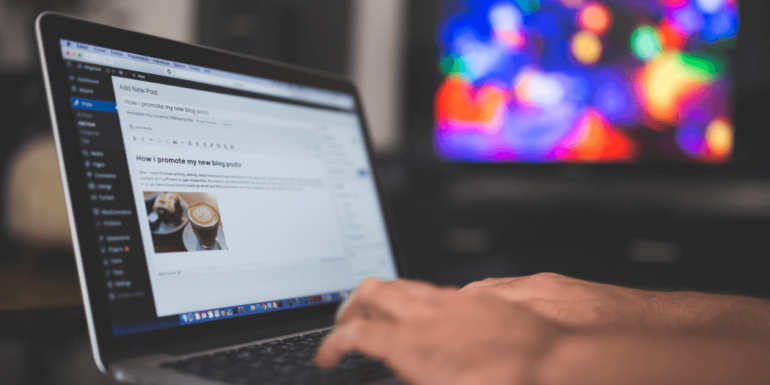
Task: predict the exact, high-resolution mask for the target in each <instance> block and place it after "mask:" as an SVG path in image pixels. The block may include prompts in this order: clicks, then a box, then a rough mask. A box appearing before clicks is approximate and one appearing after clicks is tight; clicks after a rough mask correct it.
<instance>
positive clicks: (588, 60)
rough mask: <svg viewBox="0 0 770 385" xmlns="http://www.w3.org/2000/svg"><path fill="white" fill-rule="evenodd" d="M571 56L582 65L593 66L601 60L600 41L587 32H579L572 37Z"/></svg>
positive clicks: (601, 49)
mask: <svg viewBox="0 0 770 385" xmlns="http://www.w3.org/2000/svg"><path fill="white" fill-rule="evenodd" d="M570 42H571V45H572V55H573V56H574V57H575V59H577V61H579V62H580V63H582V64H586V65H593V64H596V62H598V61H599V59H601V58H602V51H603V47H602V41H601V40H600V39H599V37H598V36H596V35H594V34H593V33H591V32H588V31H580V32H578V33H576V34H575V35H573V36H572V39H571V40H570Z"/></svg>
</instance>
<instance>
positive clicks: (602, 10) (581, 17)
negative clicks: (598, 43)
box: [578, 3, 612, 36]
mask: <svg viewBox="0 0 770 385" xmlns="http://www.w3.org/2000/svg"><path fill="white" fill-rule="evenodd" d="M578 24H579V25H580V27H581V28H582V29H584V30H586V31H590V32H593V33H594V34H596V35H599V36H601V35H604V34H605V33H607V31H608V30H609V29H610V26H612V13H611V12H610V9H609V8H607V6H606V5H604V4H602V3H591V4H587V5H585V6H584V7H583V8H582V9H581V10H580V13H578Z"/></svg>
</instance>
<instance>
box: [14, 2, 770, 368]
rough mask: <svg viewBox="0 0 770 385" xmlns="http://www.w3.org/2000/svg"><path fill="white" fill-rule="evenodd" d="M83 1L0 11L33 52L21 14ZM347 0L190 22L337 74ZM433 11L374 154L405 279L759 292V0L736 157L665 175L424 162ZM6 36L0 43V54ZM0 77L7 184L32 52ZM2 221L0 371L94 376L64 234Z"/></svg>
mask: <svg viewBox="0 0 770 385" xmlns="http://www.w3.org/2000/svg"><path fill="white" fill-rule="evenodd" d="M358 1H367V0H358ZM374 1H380V0H374ZM86 3H89V2H80V1H75V0H69V1H32V2H21V1H6V2H5V4H4V5H2V3H0V12H3V11H5V12H18V13H19V16H18V17H19V18H22V19H24V23H21V24H25V23H26V27H25V28H27V30H26V32H25V34H26V36H28V37H27V38H26V40H25V39H20V40H18V41H17V43H16V44H19V45H22V46H26V47H27V48H29V47H32V48H31V50H32V52H33V56H34V52H36V49H35V48H34V40H33V37H32V36H33V34H32V31H33V27H32V22H33V17H34V15H36V13H37V11H39V10H44V9H58V10H62V11H66V12H72V13H75V14H78V12H81V13H82V12H84V9H86V8H87V7H93V5H89V4H90V3H89V4H86ZM356 4H357V1H356V0H290V1H287V0H250V1H245V0H238V1H215V0H201V1H199V2H196V3H195V7H196V11H197V12H196V15H197V16H196V17H195V18H194V20H190V21H189V22H190V23H194V25H195V27H196V28H195V31H196V32H195V33H194V40H196V41H197V42H199V43H200V44H204V45H209V46H214V47H218V48H223V49H227V50H233V51H238V52H242V53H247V54H252V55H256V56H261V57H266V58H269V59H274V60H278V61H283V62H287V63H292V64H298V65H302V66H308V67H313V68H317V69H321V70H325V71H331V72H335V73H339V74H343V75H350V74H351V71H352V69H351V65H350V63H351V60H350V58H351V55H353V52H354V50H353V48H352V43H351V42H352V41H353V40H352V38H353V37H354V35H355V33H356V30H355V17H356ZM2 7H5V8H2ZM439 7H440V1H439V0H419V1H406V2H405V6H404V14H403V18H404V23H403V26H402V27H403V28H405V32H404V39H403V41H402V42H401V49H402V50H403V59H404V60H403V71H402V72H401V73H400V76H399V77H398V79H397V81H400V82H401V83H402V90H403V91H402V93H401V94H398V95H394V97H396V98H397V100H398V101H399V103H400V105H401V107H402V109H401V110H402V112H403V119H402V120H401V121H402V122H403V125H402V126H401V127H398V128H399V129H400V130H401V135H402V137H403V141H402V143H401V144H400V145H399V146H398V147H397V148H396V149H395V150H389V151H385V152H383V153H382V154H379V156H378V159H379V164H378V167H379V168H380V170H381V175H382V177H383V179H384V185H385V188H386V190H387V191H386V192H387V194H388V196H389V200H390V202H391V206H392V207H391V208H392V213H393V214H394V218H395V222H396V227H397V236H398V239H399V240H400V241H401V247H402V251H403V253H404V254H405V256H406V260H407V261H408V266H407V267H408V270H409V272H410V275H411V276H412V277H414V278H419V279H425V280H429V281H433V282H436V283H439V284H453V285H464V284H467V283H468V282H471V281H474V280H478V279H483V278H487V277H500V276H515V275H527V274H534V273H538V272H544V271H551V272H557V273H561V274H566V275H570V276H575V277H579V278H584V279H589V280H594V281H600V282H608V283H614V284H620V285H627V286H634V287H644V288H653V289H694V290H704V291H711V292H726V293H737V294H747V295H755V296H765V297H767V296H770V281H769V280H768V279H767V270H766V268H765V266H766V265H768V263H766V261H767V260H768V259H770V244H768V240H770V180H769V179H770V178H769V177H768V174H770V161H769V160H770V127H768V124H767V123H766V122H767V118H766V110H767V107H766V106H768V105H770V92H768V90H770V72H769V71H768V70H767V68H770V66H769V65H768V64H769V63H770V23H767V22H766V20H768V16H770V4H769V3H768V2H766V1H762V0H746V1H742V2H741V7H742V21H741V31H740V34H739V47H738V52H737V55H738V56H737V57H738V61H737V65H736V69H737V70H736V89H737V95H738V96H737V106H736V107H737V111H738V116H737V117H736V118H737V127H736V132H737V134H736V141H737V144H736V145H737V146H738V149H737V151H738V152H736V162H737V163H736V165H735V167H728V168H718V169H713V168H708V167H705V166H704V167H694V168H689V169H681V168H680V169H676V170H674V171H672V170H673V168H672V169H671V170H668V169H666V168H662V169H661V168H657V169H651V168H647V167H636V166H623V167H609V168H607V167H604V168H603V167H595V166H586V165H582V166H580V165H573V166H549V165H540V166H532V165H520V164H507V165H485V164H457V163H449V162H445V161H443V160H441V159H439V158H438V157H437V156H436V155H435V153H434V152H433V148H432V131H431V130H432V127H433V122H432V118H433V115H432V111H433V95H434V91H435V87H436V86H437V85H438V82H439V81H440V76H441V74H440V73H439V70H438V66H437V64H436V62H437V61H436V50H435V42H434V38H435V33H436V25H435V23H436V21H437V18H438V11H439ZM22 11H23V12H22ZM5 32H6V31H4V30H2V29H0V33H5ZM15 48H16V47H2V46H0V52H1V51H3V50H9V49H15ZM0 86H2V92H0V116H2V117H3V121H2V123H1V124H0V127H2V139H1V140H0V178H2V181H3V192H4V193H3V195H6V194H5V191H6V190H7V188H8V186H6V184H5V183H6V175H7V174H8V172H9V168H10V167H11V165H10V162H11V160H12V159H13V158H14V156H15V155H16V154H17V153H18V151H19V149H20V148H22V147H21V146H22V145H23V144H24V143H28V142H29V141H30V140H32V139H34V138H39V137H41V136H43V137H44V136H49V135H50V123H49V120H48V115H47V106H46V104H45V98H44V91H43V86H42V81H41V78H40V69H39V65H38V62H37V61H34V60H31V61H29V63H28V64H27V65H24V66H14V67H2V66H0ZM50 167H58V165H56V164H51V165H50ZM8 204H10V203H9V202H7V199H5V197H4V199H3V202H2V205H0V217H2V218H3V223H4V228H5V229H6V230H8V227H9V226H12V225H13V224H10V223H8V221H6V220H5V218H6V216H7V205H8ZM62 204H63V202H62ZM7 234H8V231H2V232H0V250H2V252H0V378H4V379H5V380H10V382H9V383H96V382H98V381H106V379H103V378H102V377H100V376H98V375H97V374H96V373H95V372H94V371H95V367H94V366H93V363H92V361H91V358H90V349H89V348H88V346H87V345H86V341H87V336H86V335H85V334H84V331H85V323H84V318H83V314H82V310H81V309H80V308H79V307H78V306H79V301H80V299H79V289H78V284H77V279H76V270H75V264H74V257H73V256H72V254H71V252H70V251H69V249H68V246H67V245H64V246H63V247H58V248H39V247H35V245H33V244H32V245H31V244H29V243H25V242H20V241H19V240H18V239H12V238H10V237H9V236H8V235H7ZM41 331H42V332H41Z"/></svg>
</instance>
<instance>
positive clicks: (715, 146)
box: [706, 118, 733, 158]
mask: <svg viewBox="0 0 770 385" xmlns="http://www.w3.org/2000/svg"><path fill="white" fill-rule="evenodd" d="M706 145H707V146H708V149H709V151H710V152H711V154H713V156H714V157H716V158H723V157H725V156H727V155H728V154H729V153H730V151H731V150H732V148H733V129H732V127H731V125H730V123H729V122H728V120H727V119H725V118H719V119H716V120H714V121H712V122H711V123H710V124H709V125H708V127H707V128H706Z"/></svg>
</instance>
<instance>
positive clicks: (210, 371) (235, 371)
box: [161, 332, 392, 385]
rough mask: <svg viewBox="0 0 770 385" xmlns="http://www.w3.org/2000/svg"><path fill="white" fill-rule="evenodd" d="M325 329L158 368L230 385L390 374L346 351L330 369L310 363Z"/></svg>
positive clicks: (289, 384)
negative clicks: (229, 384)
mask: <svg viewBox="0 0 770 385" xmlns="http://www.w3.org/2000/svg"><path fill="white" fill-rule="evenodd" d="M326 333H328V332H317V333H309V334H306V335H303V336H301V337H290V338H286V339H284V340H282V341H271V342H268V343H264V344H254V345H250V346H246V347H242V348H239V349H232V350H228V351H222V352H217V353H215V354H211V355H204V356H200V357H195V358H191V359H188V360H180V361H176V362H169V363H164V364H163V365H161V367H163V368H166V369H169V370H176V371H180V372H184V373H188V374H191V375H196V376H200V377H204V378H210V379H215V380H218V381H223V382H226V383H232V384H251V383H259V384H274V385H278V384H282V385H293V384H327V385H332V384H334V385H341V384H358V383H366V382H370V381H376V380H382V379H385V378H389V377H391V376H392V374H391V373H390V371H389V370H388V369H387V368H386V367H385V366H384V365H383V364H382V363H380V362H378V361H375V360H373V359H371V358H369V357H367V356H364V355H361V354H350V355H348V356H347V357H345V359H344V360H343V361H342V363H341V364H340V365H339V366H338V367H337V368H335V369H333V370H322V369H319V368H317V367H316V366H315V364H314V363H313V356H314V355H315V351H316V349H317V347H318V343H319V340H320V339H321V338H323V336H324V335H325V334H326Z"/></svg>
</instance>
